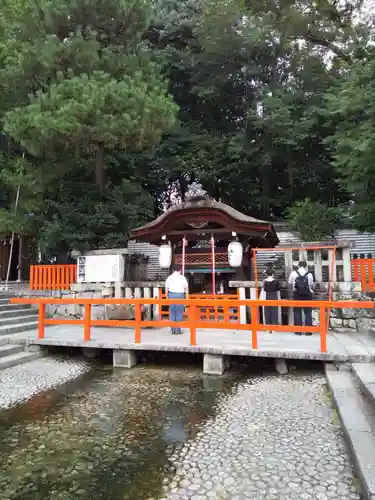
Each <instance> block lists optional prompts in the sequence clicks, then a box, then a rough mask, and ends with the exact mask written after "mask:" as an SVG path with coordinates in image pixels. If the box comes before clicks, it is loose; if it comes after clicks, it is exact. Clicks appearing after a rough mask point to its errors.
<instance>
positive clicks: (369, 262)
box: [351, 259, 375, 292]
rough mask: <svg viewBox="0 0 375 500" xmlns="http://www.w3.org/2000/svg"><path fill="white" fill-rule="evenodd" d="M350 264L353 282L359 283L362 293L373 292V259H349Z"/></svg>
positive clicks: (374, 287)
mask: <svg viewBox="0 0 375 500" xmlns="http://www.w3.org/2000/svg"><path fill="white" fill-rule="evenodd" d="M351 264H352V279H353V281H360V282H361V284H362V291H363V292H373V291H374V290H375V281H374V274H375V273H374V268H375V259H351Z"/></svg>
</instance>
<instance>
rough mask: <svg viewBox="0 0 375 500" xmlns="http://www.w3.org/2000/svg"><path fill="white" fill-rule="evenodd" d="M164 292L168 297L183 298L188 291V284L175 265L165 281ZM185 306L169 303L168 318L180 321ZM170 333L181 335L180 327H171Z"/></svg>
mask: <svg viewBox="0 0 375 500" xmlns="http://www.w3.org/2000/svg"><path fill="white" fill-rule="evenodd" d="M165 292H166V294H167V297H168V299H184V298H185V297H187V295H188V293H189V284H188V281H187V279H186V278H185V276H184V275H183V274H181V268H180V267H178V266H177V267H175V268H174V271H173V272H172V274H171V275H170V276H168V278H167V279H166V281H165ZM184 309H185V306H184V305H183V304H171V305H170V306H169V319H170V321H176V322H177V321H182V320H183V317H184ZM171 331H172V335H181V334H182V329H181V328H174V327H172V329H171Z"/></svg>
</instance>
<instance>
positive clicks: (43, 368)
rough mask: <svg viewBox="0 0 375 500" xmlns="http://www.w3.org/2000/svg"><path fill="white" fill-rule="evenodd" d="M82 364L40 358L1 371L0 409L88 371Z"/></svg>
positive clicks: (85, 364)
mask: <svg viewBox="0 0 375 500" xmlns="http://www.w3.org/2000/svg"><path fill="white" fill-rule="evenodd" d="M89 369H90V365H89V364H88V363H86V362H84V361H71V360H58V359H56V358H42V359H37V360H35V361H29V362H28V363H25V364H22V365H18V366H14V367H12V368H6V369H5V370H2V371H0V408H5V409H6V408H10V407H11V406H14V405H16V404H18V403H21V402H23V401H26V400H27V399H29V398H31V397H32V396H34V395H35V394H38V393H39V392H42V391H44V390H47V389H52V388H54V387H56V386H58V385H60V384H63V383H64V382H68V381H69V380H72V379H74V378H76V377H78V376H79V375H81V374H83V373H85V372H87V371H88V370H89Z"/></svg>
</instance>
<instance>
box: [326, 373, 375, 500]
mask: <svg viewBox="0 0 375 500" xmlns="http://www.w3.org/2000/svg"><path fill="white" fill-rule="evenodd" d="M325 373H326V378H327V382H328V386H329V389H330V390H331V392H332V396H333V400H334V403H335V406H336V409H337V412H338V415H339V418H340V422H341V428H342V430H343V432H344V437H345V440H346V442H347V445H348V448H349V451H350V454H351V457H352V460H353V463H354V467H355V470H356V473H357V475H358V478H359V482H360V485H361V489H362V495H363V499H364V500H375V434H374V433H375V414H374V415H373V419H372V418H371V416H370V415H369V411H368V408H369V403H368V402H367V401H366V400H365V397H364V395H363V394H361V392H360V390H359V388H358V387H357V386H356V384H355V380H354V376H353V375H352V373H350V372H347V371H337V370H336V368H335V367H334V366H333V365H325ZM366 407H367V408H366Z"/></svg>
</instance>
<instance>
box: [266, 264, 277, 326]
mask: <svg viewBox="0 0 375 500" xmlns="http://www.w3.org/2000/svg"><path fill="white" fill-rule="evenodd" d="M262 290H263V293H264V298H265V300H278V298H279V291H280V284H279V282H278V280H277V279H275V277H274V274H273V270H272V269H270V268H269V269H267V270H266V278H265V279H264V281H263V286H262ZM264 323H265V324H266V325H277V324H278V323H279V308H278V307H277V306H265V307H264ZM270 333H272V330H270Z"/></svg>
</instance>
